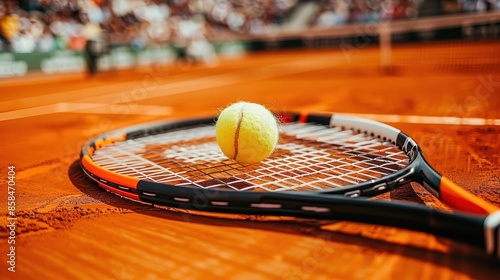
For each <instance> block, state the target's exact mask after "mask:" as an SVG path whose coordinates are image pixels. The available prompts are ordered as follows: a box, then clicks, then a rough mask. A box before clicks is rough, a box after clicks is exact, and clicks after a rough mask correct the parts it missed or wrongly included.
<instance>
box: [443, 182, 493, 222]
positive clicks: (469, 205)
mask: <svg viewBox="0 0 500 280" xmlns="http://www.w3.org/2000/svg"><path fill="white" fill-rule="evenodd" d="M439 195H440V200H441V201H442V202H443V203H444V204H446V205H447V206H449V207H451V208H453V209H455V210H460V211H465V212H468V213H472V214H480V215H488V214H491V213H493V212H495V211H498V210H500V208H498V207H496V206H494V205H492V204H490V203H489V202H486V201H484V200H483V199H481V198H479V197H477V196H474V195H473V194H472V193H470V192H468V191H466V190H464V189H463V188H461V187H459V186H458V185H457V184H455V183H454V182H452V181H451V180H450V179H448V178H446V177H444V176H442V177H441V182H440V185H439Z"/></svg>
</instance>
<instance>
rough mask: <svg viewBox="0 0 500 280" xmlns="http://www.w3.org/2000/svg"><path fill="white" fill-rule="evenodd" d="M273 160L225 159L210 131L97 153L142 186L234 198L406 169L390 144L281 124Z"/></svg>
mask: <svg viewBox="0 0 500 280" xmlns="http://www.w3.org/2000/svg"><path fill="white" fill-rule="evenodd" d="M281 131H282V133H281V139H280V142H279V144H278V145H277V147H276V150H275V151H274V153H273V155H272V156H271V157H269V158H268V159H266V160H265V161H263V162H261V163H259V164H255V165H242V164H239V163H237V162H235V161H233V160H230V159H227V158H226V157H225V156H224V155H223V154H222V152H221V151H220V149H219V147H218V145H217V142H216V138H215V129H214V126H210V125H206V126H199V127H193V128H186V129H179V130H173V131H169V132H166V133H162V134H158V135H150V136H147V137H142V138H137V139H132V140H127V141H124V142H118V143H115V144H113V145H108V146H106V147H104V148H102V149H100V150H97V151H96V152H95V153H94V155H93V160H94V162H95V163H96V164H98V165H100V166H101V167H103V168H105V169H108V170H109V171H112V172H114V173H119V174H123V175H127V176H131V177H135V178H139V179H143V180H148V181H154V182H159V183H165V184H171V185H178V186H193V185H194V186H197V187H200V188H204V189H230V190H234V191H284V190H297V191H311V190H324V189H331V188H338V187H342V186H347V185H353V184H357V183H360V182H364V181H369V180H373V179H378V178H381V177H383V176H386V175H388V174H391V173H394V172H396V171H398V170H400V169H402V168H403V167H405V166H407V165H408V156H407V155H406V154H405V153H404V152H403V151H401V150H400V149H398V148H397V147H396V146H394V145H393V144H391V143H389V142H385V141H382V140H380V139H377V138H374V137H371V136H369V135H366V134H364V133H355V132H353V131H351V130H342V129H341V128H338V127H334V128H329V127H327V126H322V125H314V124H299V123H292V124H284V125H282V127H281Z"/></svg>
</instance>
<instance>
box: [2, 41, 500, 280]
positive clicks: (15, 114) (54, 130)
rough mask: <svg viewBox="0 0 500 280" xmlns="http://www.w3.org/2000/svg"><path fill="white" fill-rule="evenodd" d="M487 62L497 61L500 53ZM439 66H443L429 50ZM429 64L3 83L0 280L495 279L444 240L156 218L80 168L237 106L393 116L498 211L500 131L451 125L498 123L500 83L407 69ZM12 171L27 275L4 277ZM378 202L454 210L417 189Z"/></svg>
mask: <svg viewBox="0 0 500 280" xmlns="http://www.w3.org/2000/svg"><path fill="white" fill-rule="evenodd" d="M477 48H480V49H482V50H486V51H489V52H491V53H493V52H495V50H496V51H498V50H499V49H500V44H498V43H495V44H486V45H478V46H477ZM416 49H418V51H421V49H420V48H414V49H413V50H412V48H411V47H405V48H402V49H401V50H400V52H401V53H397V51H396V55H400V57H403V58H404V57H411V55H412V53H413V52H414V51H416ZM427 51H428V52H429V53H432V46H431V47H429V48H428V49H427ZM440 51H442V50H440ZM415 53H417V54H419V53H420V52H415ZM422 59H423V58H422ZM432 59H433V63H435V64H436V65H439V64H440V63H441V62H442V63H445V62H446V61H439V59H440V56H439V55H435V56H434V57H432ZM418 60H419V58H418V57H417V58H412V59H409V60H407V62H405V63H406V65H401V67H397V68H396V69H395V71H393V72H391V73H390V74H383V73H382V72H381V71H380V69H379V68H378V67H377V63H378V52H377V50H376V49H371V48H365V49H359V50H358V51H357V52H354V53H352V54H349V56H346V55H345V54H344V53H342V52H339V51H334V50H326V49H323V50H316V51H293V52H291V51H287V52H279V53H278V52H276V53H265V54H252V55H247V56H244V57H240V58H232V59H222V60H221V61H220V63H219V65H217V66H216V67H212V68H209V67H205V66H203V65H195V66H191V67H177V66H168V67H151V68H143V69H135V70H130V71H124V72H107V73H101V74H99V75H97V76H95V77H92V78H87V77H85V76H84V75H81V74H71V75H52V76H42V75H39V74H33V75H31V76H28V77H24V78H14V79H8V80H0V119H1V121H0V131H1V137H0V149H1V151H2V155H1V163H0V184H1V187H0V214H1V215H0V279H23V280H27V279H148V280H153V279H183V280H184V279H251V280H258V279H290V280H291V279H293V280H297V279H494V278H496V277H498V274H499V272H500V270H499V263H498V261H495V260H493V259H491V258H489V257H487V256H485V255H484V254H483V253H482V252H480V251H479V250H476V249H474V248H472V247H469V246H466V245H462V244H459V243H455V242H452V241H449V240H447V239H444V238H438V237H435V236H431V235H428V234H423V233H416V232H411V231H405V230H399V229H394V228H388V227H381V226H372V225H363V224H355V223H349V222H325V221H322V222H319V221H301V220H294V219H283V218H268V219H263V218H261V217H246V216H238V217H231V216H221V215H214V214H211V215H204V214H201V213H186V212H185V211H180V210H167V209H161V208H155V207H152V206H149V205H143V204H139V203H136V202H133V201H130V200H126V199H123V198H120V197H118V196H115V195H113V194H111V193H108V192H106V191H104V190H102V189H101V188H99V187H98V186H96V185H95V184H93V183H91V182H90V181H89V180H88V179H87V178H86V177H85V175H84V174H83V173H82V171H81V169H80V167H79V163H78V160H79V150H80V149H81V147H82V145H83V144H84V143H85V142H86V141H87V140H88V139H90V138H91V137H93V136H95V135H96V134H99V133H102V132H106V131H109V130H112V129H116V128H121V127H125V126H129V125H132V124H138V123H142V122H147V121H153V120H159V119H164V118H181V117H189V116H200V115H206V114H217V113H218V112H219V110H220V108H224V107H225V106H226V105H227V104H228V103H231V102H236V101H239V100H246V101H252V102H259V103H263V104H265V105H266V106H268V107H270V108H272V109H274V110H299V111H300V110H312V111H333V112H343V113H356V114H373V115H374V116H375V117H376V116H381V115H391V116H392V123H391V125H394V126H396V127H398V128H399V129H401V130H403V131H404V132H406V133H407V134H409V135H411V136H413V138H414V139H415V140H416V141H417V142H419V143H420V144H421V146H422V149H423V150H424V154H425V155H426V157H427V159H428V161H429V162H430V163H431V164H432V165H433V166H434V167H435V168H436V169H437V170H439V171H440V172H441V173H442V174H444V175H446V176H447V177H449V178H450V179H451V180H453V181H454V182H456V183H457V184H459V185H461V186H464V187H465V188H466V189H468V190H470V191H471V192H472V193H474V194H475V195H477V196H479V197H481V198H483V199H485V200H486V201H489V202H491V203H492V204H494V205H496V206H500V177H499V175H500V158H499V154H500V126H499V125H498V123H497V125H458V124H451V123H449V122H448V121H445V120H448V119H446V117H459V118H469V120H470V118H479V119H487V121H488V122H490V123H492V122H493V121H492V119H493V120H494V119H500V71H499V68H498V67H496V68H495V67H489V68H488V67H487V68H481V67H471V68H467V67H463V68H461V69H458V70H457V69H454V68H446V67H434V66H433V65H427V64H421V65H420V64H419V65H416V66H415V67H411V65H410V64H411V63H409V62H408V61H410V62H411V61H418ZM403 62H404V61H403ZM484 81H490V82H489V84H485V82H484ZM399 116H417V117H418V116H434V117H437V119H438V120H441V122H440V123H439V121H438V123H436V124H424V123H415V121H414V120H415V118H413V117H404V118H403V117H399ZM416 120H418V118H417V119H416ZM417 122H418V121H417ZM11 165H12V166H15V172H16V175H15V182H16V185H15V187H16V193H15V197H16V212H15V213H16V216H17V230H16V237H15V238H16V239H15V240H16V243H15V246H16V250H15V253H16V267H15V269H16V272H15V273H12V272H9V271H8V270H7V267H8V264H7V260H8V257H7V254H8V253H9V248H8V246H10V245H8V244H7V237H8V235H9V230H8V228H7V223H8V222H7V217H8V216H7V180H6V177H7V173H8V166H11ZM380 199H388V200H406V201H409V202H413V203H420V204H424V203H425V204H427V205H428V206H430V207H437V208H445V207H444V206H443V205H442V204H441V203H440V202H439V201H437V200H436V199H434V198H433V197H432V196H431V195H430V194H429V193H427V192H426V191H425V190H424V189H423V188H422V187H420V186H418V185H417V184H415V185H414V184H412V185H407V186H405V187H403V188H401V189H398V190H396V191H393V192H392V193H389V194H386V195H383V196H381V197H380Z"/></svg>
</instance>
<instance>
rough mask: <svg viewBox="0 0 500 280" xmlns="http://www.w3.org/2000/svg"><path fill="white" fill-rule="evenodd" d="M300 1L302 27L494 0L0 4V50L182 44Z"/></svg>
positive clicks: (275, 14) (253, 23)
mask: <svg viewBox="0 0 500 280" xmlns="http://www.w3.org/2000/svg"><path fill="white" fill-rule="evenodd" d="M304 2H314V3H316V4H317V7H318V12H317V13H316V14H315V15H314V16H313V17H312V20H311V22H310V24H311V25H315V26H322V27H328V26H334V25H341V24H348V23H353V22H377V21H380V20H383V19H387V20H397V19H403V18H415V17H419V16H423V15H425V11H426V10H425V9H423V8H425V7H427V8H428V9H427V11H433V12H432V13H436V11H438V12H437V14H443V13H460V12H481V11H486V10H493V9H500V0H316V1H313V0H0V51H1V50H11V51H14V52H22V53H29V52H33V51H40V52H49V51H53V50H65V49H69V50H76V51H81V50H83V49H84V48H85V44H86V42H87V41H88V40H102V39H103V38H104V40H105V41H106V42H107V43H108V45H109V46H110V47H115V46H129V47H131V48H133V49H141V48H144V47H145V46H151V45H165V44H171V45H178V46H188V45H190V44H193V43H197V42H198V43H199V42H207V40H209V39H211V38H214V37H220V36H221V34H222V36H223V35H224V34H259V33H263V32H265V31H267V30H269V29H271V28H274V29H276V28H278V29H279V28H280V26H282V25H283V23H284V22H285V21H286V20H287V18H289V17H290V15H291V14H292V13H293V12H294V11H295V10H296V8H297V7H298V4H300V3H304ZM432 13H429V14H432Z"/></svg>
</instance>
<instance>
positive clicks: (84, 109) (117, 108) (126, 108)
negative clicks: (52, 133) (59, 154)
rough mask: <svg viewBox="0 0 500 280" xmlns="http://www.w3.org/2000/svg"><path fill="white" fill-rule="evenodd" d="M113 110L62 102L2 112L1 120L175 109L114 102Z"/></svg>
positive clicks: (155, 112) (154, 112)
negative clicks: (68, 114) (48, 115)
mask: <svg viewBox="0 0 500 280" xmlns="http://www.w3.org/2000/svg"><path fill="white" fill-rule="evenodd" d="M112 106H113V109H112V110H111V109H110V107H111V105H110V104H101V103H67V102H61V103H56V104H50V105H45V106H38V107H33V108H27V109H21V110H15V111H10V112H5V113H1V114H0V121H6V120H13V119H19V118H26V117H36V116H42V115H47V114H54V113H82V114H115V115H120V114H124V112H126V113H127V114H136V115H151V116H168V115H171V114H172V112H173V110H172V107H169V106H151V105H123V104H114V105H112Z"/></svg>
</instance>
